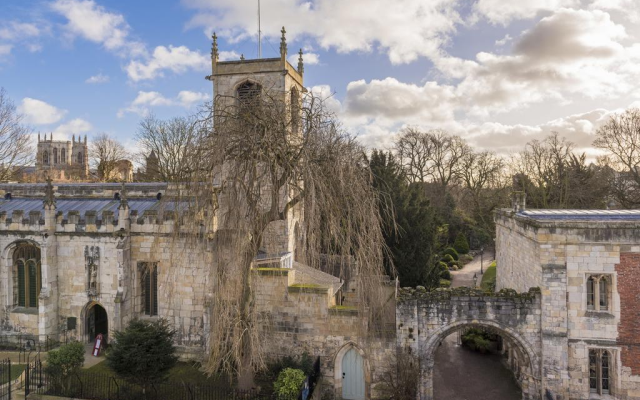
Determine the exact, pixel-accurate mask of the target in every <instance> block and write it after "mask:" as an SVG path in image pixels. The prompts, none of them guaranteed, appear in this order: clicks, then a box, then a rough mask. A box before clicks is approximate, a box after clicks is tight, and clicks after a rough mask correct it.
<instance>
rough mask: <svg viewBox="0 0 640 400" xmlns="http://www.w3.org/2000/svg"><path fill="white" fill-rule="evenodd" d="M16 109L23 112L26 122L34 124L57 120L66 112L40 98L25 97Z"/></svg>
mask: <svg viewBox="0 0 640 400" xmlns="http://www.w3.org/2000/svg"><path fill="white" fill-rule="evenodd" d="M18 111H19V112H20V113H21V114H24V116H25V119H26V122H28V123H31V124H35V125H48V124H53V123H55V122H58V121H60V120H61V119H62V117H63V116H64V115H65V114H66V113H67V112H66V111H65V110H61V109H59V108H57V107H54V106H52V105H51V104H49V103H46V102H44V101H42V100H38V99H32V98H31V97H25V98H24V99H22V103H21V104H20V106H19V107H18Z"/></svg>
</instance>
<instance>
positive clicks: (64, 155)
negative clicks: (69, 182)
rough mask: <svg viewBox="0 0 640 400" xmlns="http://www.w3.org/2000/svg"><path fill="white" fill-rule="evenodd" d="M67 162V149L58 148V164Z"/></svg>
mask: <svg viewBox="0 0 640 400" xmlns="http://www.w3.org/2000/svg"><path fill="white" fill-rule="evenodd" d="M66 163H67V151H66V150H65V149H62V150H60V164H66Z"/></svg>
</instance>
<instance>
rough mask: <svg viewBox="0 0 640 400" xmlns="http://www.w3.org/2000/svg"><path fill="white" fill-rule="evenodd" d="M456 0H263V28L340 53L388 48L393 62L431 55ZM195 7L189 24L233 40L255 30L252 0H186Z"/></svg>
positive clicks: (448, 26) (443, 38)
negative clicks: (305, 38) (281, 30)
mask: <svg viewBox="0 0 640 400" xmlns="http://www.w3.org/2000/svg"><path fill="white" fill-rule="evenodd" d="M459 2H460V1H459V0H453V1H452V0H404V1H391V2H390V1H388V0H349V1H345V0H316V1H314V2H313V3H311V2H300V1H298V0H263V4H262V13H263V18H262V21H263V25H262V29H263V33H264V35H265V37H267V38H272V39H274V40H279V37H280V29H281V27H282V25H285V26H286V29H287V39H288V40H289V42H290V43H292V42H294V41H295V40H297V39H300V38H303V37H311V38H314V39H316V41H317V42H318V43H319V45H320V46H321V47H323V48H325V49H326V48H335V49H337V51H339V52H352V51H367V52H368V51H372V50H374V49H376V48H379V49H381V50H382V51H384V52H386V53H388V55H389V59H390V60H391V61H392V62H393V63H394V64H401V63H408V62H411V61H414V60H416V59H417V58H418V57H421V56H430V55H433V54H435V53H436V52H437V50H438V49H439V48H440V47H441V46H442V45H443V44H445V43H446V42H447V40H448V38H447V37H448V35H449V34H451V33H453V32H454V31H455V26H456V24H457V23H460V22H461V19H460V16H459V15H458V12H457V10H456V6H457V5H458V3H459ZM185 3H186V4H187V5H188V6H190V7H192V8H194V9H196V10H197V15H195V16H194V17H193V18H192V19H191V21H190V23H189V26H192V27H196V26H200V27H203V28H204V30H205V33H206V34H207V35H209V34H211V32H212V31H213V30H214V29H215V30H216V31H217V33H218V36H220V37H224V38H226V39H227V40H229V41H231V42H237V41H239V40H243V39H247V38H252V37H254V35H255V2H251V1H237V0H185Z"/></svg>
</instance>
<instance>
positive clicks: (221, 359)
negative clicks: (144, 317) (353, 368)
mask: <svg viewBox="0 0 640 400" xmlns="http://www.w3.org/2000/svg"><path fill="white" fill-rule="evenodd" d="M241 94H242V96H240V95H239V96H238V97H223V96H217V97H216V99H215V100H214V104H213V106H212V108H213V112H212V114H210V115H208V116H207V117H206V118H201V120H200V123H199V124H198V126H199V127H200V128H201V132H203V134H202V135H200V136H196V137H197V139H198V140H197V141H194V140H191V138H192V136H188V137H189V140H190V143H189V146H188V151H186V152H185V153H184V154H185V155H186V156H187V157H176V169H177V170H176V171H177V172H176V173H175V175H177V176H181V177H183V178H184V179H183V182H185V190H184V191H182V192H183V193H185V196H187V198H188V204H189V210H188V215H187V216H186V217H185V225H184V226H187V227H191V232H192V233H201V232H212V234H211V235H204V236H201V237H204V238H205V239H203V240H202V241H201V242H199V243H201V245H204V246H213V247H214V250H213V251H212V252H211V254H213V255H214V257H215V260H214V261H213V262H212V264H211V272H210V277H209V279H210V286H211V291H210V293H211V296H212V298H211V303H210V304H211V305H212V312H211V318H212V321H211V323H210V326H211V331H210V333H209V348H210V352H211V353H210V354H209V358H208V359H209V361H208V364H207V366H206V367H207V369H208V371H210V372H215V371H221V370H222V371H226V372H233V373H235V374H237V376H238V379H239V384H240V385H241V386H243V387H247V386H250V385H251V382H252V377H253V374H254V373H255V371H257V370H258V369H260V368H262V367H264V362H265V359H264V354H265V346H266V345H267V344H266V343H264V337H265V336H264V334H263V333H264V330H269V329H270V328H269V327H270V320H269V315H268V312H258V311H257V309H256V301H255V299H254V296H255V288H254V282H253V278H252V265H253V262H254V260H255V257H256V256H257V255H258V254H259V252H261V251H262V252H267V253H269V252H270V251H273V250H274V249H277V248H278V243H274V240H276V239H277V234H276V233H277V232H279V231H280V232H281V231H283V230H284V229H283V228H284V227H288V229H287V230H289V231H293V229H292V227H291V224H293V223H294V222H296V223H298V224H299V236H300V237H301V238H304V245H303V247H304V258H303V261H304V262H305V263H306V264H307V265H310V266H311V267H314V268H317V269H322V268H323V265H324V263H323V260H326V255H331V256H332V257H333V259H336V260H341V262H340V263H339V265H338V274H339V275H340V276H341V277H343V278H344V277H347V276H348V277H351V279H352V280H353V281H354V283H355V284H356V285H358V287H360V288H362V290H359V291H358V293H359V295H360V296H361V298H360V301H359V302H358V304H359V306H360V311H361V315H363V316H366V318H365V319H366V320H367V321H369V323H367V324H365V323H364V322H363V325H362V329H363V332H365V333H366V332H368V331H369V330H370V329H372V326H375V324H374V323H373V322H372V321H374V322H375V321H380V320H382V317H381V315H380V314H381V313H383V310H385V308H384V307H383V306H376V303H375V302H376V301H380V302H382V301H383V299H384V296H383V295H382V294H381V293H382V290H383V288H382V286H381V285H380V276H381V275H383V274H384V267H383V252H384V251H385V242H384V238H383V235H382V231H381V218H380V211H379V204H378V199H379V197H378V193H377V192H376V191H375V190H374V188H373V187H372V183H371V174H370V171H369V168H368V163H367V160H366V157H365V152H364V149H363V148H362V147H361V146H360V145H359V144H358V143H357V142H356V141H355V139H354V138H353V137H351V136H349V135H348V134H346V133H345V132H344V131H343V130H342V129H340V126H339V123H338V121H337V120H336V119H335V117H334V116H333V115H332V114H331V113H329V112H328V111H327V110H326V108H325V107H324V105H323V101H322V99H320V98H318V97H315V96H314V95H313V94H312V93H307V94H306V95H305V96H306V97H305V98H304V100H303V101H301V102H300V105H294V104H289V102H287V101H286V100H285V99H286V98H288V97H290V96H288V95H287V93H283V92H281V91H278V90H276V89H269V90H267V89H265V90H260V89H254V88H248V89H247V90H246V91H243V92H242V93H241ZM147 125H149V126H151V127H154V123H152V121H146V122H145V123H143V127H146V126H147ZM156 132H159V135H160V136H161V137H160V138H155V137H153V136H154V135H155V133H156ZM143 133H144V134H145V135H147V134H148V135H149V137H146V136H145V137H143V138H144V139H145V140H147V143H155V142H156V141H162V140H164V138H163V137H162V136H163V133H162V132H161V131H160V130H159V129H155V128H153V129H150V128H149V129H147V128H143ZM170 148H171V146H170ZM180 154H182V153H180ZM184 199H185V197H182V199H181V200H179V201H184ZM303 206H304V212H303V210H302V207H303ZM212 209H213V211H214V212H212ZM213 215H215V217H212V216H213ZM196 236H197V235H194V237H196ZM353 261H355V262H353Z"/></svg>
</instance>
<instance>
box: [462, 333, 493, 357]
mask: <svg viewBox="0 0 640 400" xmlns="http://www.w3.org/2000/svg"><path fill="white" fill-rule="evenodd" d="M490 337H491V336H490V335H489V334H488V333H487V332H485V331H482V330H480V329H474V328H472V329H469V330H468V331H466V332H465V333H464V335H462V344H463V345H464V346H467V347H468V348H470V349H471V350H475V351H479V352H480V353H486V352H488V351H489V349H490V348H491V340H490Z"/></svg>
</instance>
